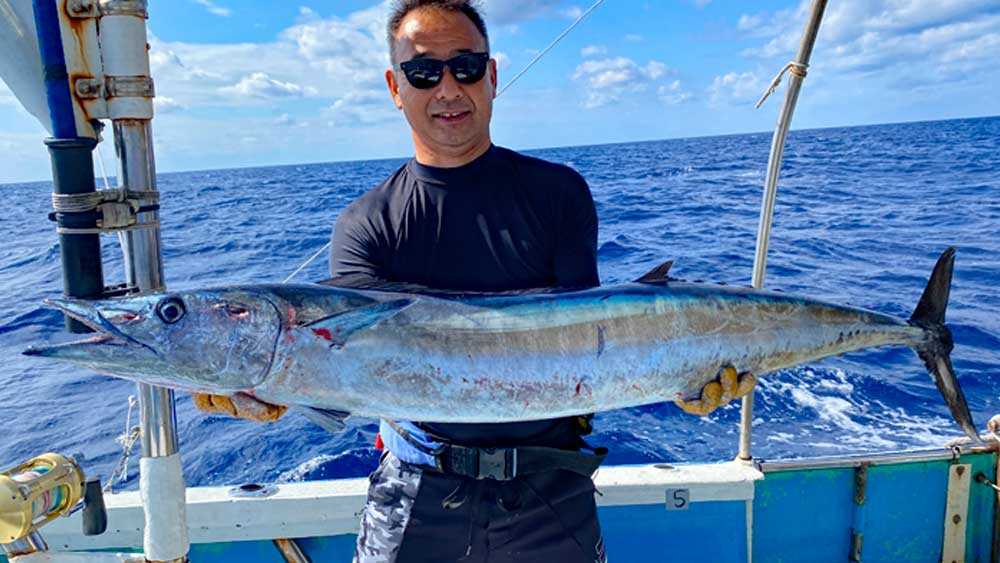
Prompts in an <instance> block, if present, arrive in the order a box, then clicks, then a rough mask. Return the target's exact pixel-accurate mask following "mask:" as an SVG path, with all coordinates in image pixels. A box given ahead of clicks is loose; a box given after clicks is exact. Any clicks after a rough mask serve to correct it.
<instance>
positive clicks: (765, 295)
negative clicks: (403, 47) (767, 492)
mask: <svg viewBox="0 0 1000 563" xmlns="http://www.w3.org/2000/svg"><path fill="white" fill-rule="evenodd" d="M953 264H954V249H951V248H949V249H948V250H947V251H945V253H944V254H943V255H942V256H941V258H940V259H939V260H938V263H937V266H936V267H935V269H934V272H933V274H932V275H931V279H930V281H929V283H928V285H927V288H926V289H925V291H924V294H923V297H922V298H921V299H920V303H919V304H918V305H917V308H916V311H915V312H914V313H913V316H912V317H911V318H910V319H909V320H905V319H901V318H897V317H893V316H889V315H884V314H880V313H876V312H873V311H868V310H864V309H857V308H852V307H845V306H840V305H834V304H830V303H825V302H823V301H818V300H814V299H807V298H803V297H796V296H792V295H786V294H782V293H775V292H771V291H763V290H754V289H749V288H741V287H729V286H722V285H712V284H701V283H688V282H683V281H679V280H673V279H670V278H669V277H667V276H666V270H667V269H668V267H667V268H664V267H661V268H659V269H658V270H654V272H652V273H651V274H647V276H644V278H643V279H642V280H641V281H642V283H632V284H625V285H618V286H614V287H598V288H594V289H586V290H580V291H568V292H547V293H528V294H522V295H504V296H490V295H469V294H463V295H460V296H459V295H450V296H449V295H437V296H434V295H427V294H415V293H401V292H394V291H371V290H358V289H345V288H340V287H327V286H321V285H250V286H242V287H227V288H221V289H206V290H198V291H188V292H171V293H165V294H155V295H141V296H136V297H129V298H123V299H111V300H105V301H76V300H55V299H54V300H51V301H49V304H50V305H52V306H54V307H56V308H58V309H60V310H62V311H64V312H65V313H67V314H69V315H70V316H72V317H75V318H77V319H78V320H80V321H81V322H83V323H85V324H87V325H88V326H90V327H91V328H93V329H94V330H95V331H97V333H98V335H97V336H95V337H93V338H89V339H87V340H82V341H77V342H71V343H67V344H61V345H55V346H48V347H38V348H30V349H29V350H27V351H26V352H25V353H26V354H29V355H35V356H47V357H51V358H57V359H60V360H64V361H68V362H72V363H74V364H79V365H83V366H86V367H89V368H93V369H95V370H97V371H100V372H105V373H109V374H112V375H116V376H120V377H125V378H129V379H134V380H137V381H142V382H146V383H152V384H156V385H162V386H166V387H173V388H181V389H188V390H192V391H201V392H208V393H214V394H234V393H237V392H244V393H249V394H252V395H254V396H256V397H257V398H259V399H261V400H264V401H267V402H271V403H277V404H285V405H295V406H301V407H307V408H310V409H319V410H327V411H330V410H332V411H339V412H342V413H351V414H356V415H363V416H371V417H387V418H393V419H405V420H418V421H434V422H505V421H518V420H531V419H542V418H553V417H560V416H567V415H573V414H581V413H589V412H595V411H604V410H610V409H617V408H622V407H631V406H636V405H643V404H648V403H656V402H661V401H667V400H672V399H677V398H693V397H696V396H697V395H698V394H699V392H700V390H701V388H702V387H703V386H704V385H705V383H707V382H709V381H711V380H712V379H713V378H715V377H716V375H717V373H718V372H719V370H720V368H721V367H724V366H732V367H735V368H736V369H737V370H739V371H740V372H752V373H755V374H766V373H769V372H773V371H775V370H778V369H781V368H787V367H790V366H794V365H796V364H801V363H803V362H809V361H813V360H817V359H820V358H824V357H827V356H833V355H837V354H844V353H846V352H851V351H854V350H860V349H863V348H872V347H876V346H887V345H902V346H908V347H910V348H912V349H913V350H915V351H916V353H917V355H918V356H919V357H920V358H921V359H922V360H923V362H924V364H925V365H926V366H927V369H928V371H929V372H930V373H931V375H932V376H933V378H934V381H935V382H936V384H937V387H938V389H939V390H940V391H941V394H942V395H943V396H944V399H945V401H946V402H947V404H948V406H949V408H950V409H951V413H952V415H953V417H954V418H955V420H956V421H957V422H958V423H959V424H960V426H961V427H962V429H963V430H964V431H965V432H966V433H967V434H968V435H969V436H970V437H974V438H976V439H978V435H977V433H976V428H975V425H974V424H973V422H972V416H971V414H970V412H969V408H968V406H967V404H966V401H965V397H964V396H963V394H962V390H961V388H960V387H959V385H958V381H957V380H956V378H955V374H954V372H953V370H952V366H951V360H950V358H949V352H950V351H951V349H952V340H951V334H950V332H949V331H948V329H947V328H946V327H945V325H944V317H945V308H946V306H947V302H948V295H949V291H950V286H951V276H952V270H953Z"/></svg>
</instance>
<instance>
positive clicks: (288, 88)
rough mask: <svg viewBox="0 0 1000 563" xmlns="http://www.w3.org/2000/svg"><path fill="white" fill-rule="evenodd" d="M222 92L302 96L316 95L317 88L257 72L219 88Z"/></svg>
mask: <svg viewBox="0 0 1000 563" xmlns="http://www.w3.org/2000/svg"><path fill="white" fill-rule="evenodd" d="M219 91H220V92H223V93H226V94H238V95H240V96H247V97H250V98H261V99H271V98H301V97H303V96H315V95H316V93H317V92H316V89H315V88H310V87H305V88H303V87H302V86H301V85H299V84H295V83H293V82H282V81H280V80H275V79H274V78H271V77H270V76H268V75H267V74H266V73H263V72H255V73H253V74H250V75H248V76H244V77H243V78H242V79H240V81H239V82H237V83H236V84H234V85H232V86H224V87H222V88H219Z"/></svg>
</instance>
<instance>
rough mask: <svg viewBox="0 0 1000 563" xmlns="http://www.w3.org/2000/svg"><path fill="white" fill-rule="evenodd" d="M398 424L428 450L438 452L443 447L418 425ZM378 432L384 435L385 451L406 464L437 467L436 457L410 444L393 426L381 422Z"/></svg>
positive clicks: (401, 422) (405, 422) (383, 421)
mask: <svg viewBox="0 0 1000 563" xmlns="http://www.w3.org/2000/svg"><path fill="white" fill-rule="evenodd" d="M396 424H397V425H399V426H400V427H401V428H403V429H404V430H406V431H407V432H409V433H410V437H411V438H413V439H414V440H416V441H417V442H418V443H420V444H421V445H422V446H426V447H427V449H430V450H436V449H437V448H440V447H441V446H442V445H443V444H442V443H441V442H437V441H435V440H432V439H431V437H430V436H428V435H427V433H426V432H424V431H423V430H421V429H420V428H418V427H417V425H415V424H413V423H412V422H407V421H398V422H396ZM378 431H379V434H381V435H382V444H384V445H385V449H387V450H389V451H390V452H392V453H393V455H395V456H396V457H398V458H399V459H401V460H403V461H405V462H406V463H413V464H416V465H425V466H428V467H437V463H436V462H435V460H434V456H432V455H430V454H428V453H425V452H422V451H420V449H419V448H417V447H416V446H414V445H413V444H411V443H410V442H408V441H407V440H406V438H404V437H402V436H400V435H399V433H398V432H396V431H395V430H393V428H392V426H390V425H389V423H388V422H386V421H385V420H382V421H380V422H379V428H378Z"/></svg>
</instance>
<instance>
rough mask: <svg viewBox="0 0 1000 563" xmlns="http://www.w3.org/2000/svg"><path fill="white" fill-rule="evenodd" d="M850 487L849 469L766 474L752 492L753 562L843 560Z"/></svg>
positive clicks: (848, 525) (850, 509)
mask: <svg viewBox="0 0 1000 563" xmlns="http://www.w3.org/2000/svg"><path fill="white" fill-rule="evenodd" d="M853 487H854V471H853V470H852V469H850V468H847V469H811V470H796V471H780V472H772V473H767V474H766V476H765V478H764V480H763V481H758V482H757V485H756V488H755V492H754V516H753V523H754V538H753V559H754V562H755V563H761V562H780V563H812V562H815V563H829V562H831V561H838V562H841V561H842V562H846V561H847V560H848V559H847V557H848V554H849V551H850V528H851V519H852V516H853V513H854V503H853V502H852V490H853ZM868 514H869V519H873V518H875V516H874V515H873V514H872V513H871V512H869V513H868Z"/></svg>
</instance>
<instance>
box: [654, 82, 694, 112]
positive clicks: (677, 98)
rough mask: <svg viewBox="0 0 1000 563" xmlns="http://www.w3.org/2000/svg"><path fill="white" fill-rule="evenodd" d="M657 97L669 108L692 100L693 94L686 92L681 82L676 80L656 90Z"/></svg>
mask: <svg viewBox="0 0 1000 563" xmlns="http://www.w3.org/2000/svg"><path fill="white" fill-rule="evenodd" d="M656 95H657V96H658V97H659V98H660V101H662V102H663V103H665V104H667V105H668V106H675V105H678V104H683V103H685V102H687V101H690V100H691V93H690V92H686V91H685V90H684V88H683V86H682V85H681V81H680V80H674V81H673V82H671V83H670V84H664V85H663V86H660V87H659V88H657V90H656Z"/></svg>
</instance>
